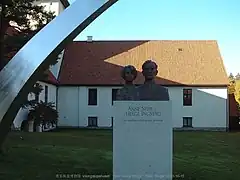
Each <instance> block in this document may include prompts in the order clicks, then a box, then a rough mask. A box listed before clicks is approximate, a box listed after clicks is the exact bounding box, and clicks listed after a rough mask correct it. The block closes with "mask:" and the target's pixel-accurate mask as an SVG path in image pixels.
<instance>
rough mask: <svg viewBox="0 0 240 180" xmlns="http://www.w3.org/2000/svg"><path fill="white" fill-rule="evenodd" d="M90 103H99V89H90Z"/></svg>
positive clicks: (94, 104) (93, 104)
mask: <svg viewBox="0 0 240 180" xmlns="http://www.w3.org/2000/svg"><path fill="white" fill-rule="evenodd" d="M88 105H92V106H96V105H97V89H88Z"/></svg>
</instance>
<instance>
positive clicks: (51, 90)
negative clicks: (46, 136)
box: [13, 82, 57, 128]
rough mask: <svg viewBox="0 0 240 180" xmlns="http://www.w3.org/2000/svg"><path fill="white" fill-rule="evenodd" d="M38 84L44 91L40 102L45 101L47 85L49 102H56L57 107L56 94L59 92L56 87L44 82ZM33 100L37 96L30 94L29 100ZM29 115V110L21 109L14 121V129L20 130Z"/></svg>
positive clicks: (40, 96)
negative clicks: (46, 87)
mask: <svg viewBox="0 0 240 180" xmlns="http://www.w3.org/2000/svg"><path fill="white" fill-rule="evenodd" d="M38 83H39V84H41V85H42V86H43V91H42V92H41V93H40V95H39V100H40V101H44V100H45V85H46V86H48V102H54V103H55V105H56V100H57V98H56V92H57V89H56V86H54V85H51V84H47V83H43V82H38ZM33 99H35V95H33V94H29V95H28V100H33ZM27 115H28V110H27V109H23V108H21V109H20V110H19V111H18V114H17V116H16V118H15V119H14V121H13V124H14V127H15V128H20V127H21V123H22V121H23V120H26V119H27Z"/></svg>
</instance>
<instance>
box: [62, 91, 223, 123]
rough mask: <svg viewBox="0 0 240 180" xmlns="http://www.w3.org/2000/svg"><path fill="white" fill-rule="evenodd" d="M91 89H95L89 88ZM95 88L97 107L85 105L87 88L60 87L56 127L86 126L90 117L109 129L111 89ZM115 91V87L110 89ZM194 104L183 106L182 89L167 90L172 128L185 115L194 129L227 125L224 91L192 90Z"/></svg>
mask: <svg viewBox="0 0 240 180" xmlns="http://www.w3.org/2000/svg"><path fill="white" fill-rule="evenodd" d="M91 88H94V87H91ZM97 88H98V105H97V106H88V88H87V87H59V88H58V95H59V96H58V107H59V108H58V111H59V115H60V121H59V126H75V127H82V126H87V123H88V117H89V116H97V117H98V125H99V126H102V127H109V126H111V117H112V115H111V108H112V88H111V87H97ZM113 88H116V87H113ZM192 89H193V102H192V103H193V105H192V106H183V94H182V93H183V92H182V90H183V88H182V87H170V88H169V94H170V98H171V99H172V101H173V121H174V127H182V125H183V120H182V118H183V117H184V116H192V118H193V127H196V128H211V127H212V128H216V127H217V128H226V126H227V113H226V108H227V104H226V103H227V89H226V88H207V89H206V88H192Z"/></svg>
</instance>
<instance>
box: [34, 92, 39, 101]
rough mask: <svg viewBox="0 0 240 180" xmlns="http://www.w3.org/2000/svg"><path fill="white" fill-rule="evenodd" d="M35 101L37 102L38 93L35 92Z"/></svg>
mask: <svg viewBox="0 0 240 180" xmlns="http://www.w3.org/2000/svg"><path fill="white" fill-rule="evenodd" d="M35 101H36V102H39V93H35Z"/></svg>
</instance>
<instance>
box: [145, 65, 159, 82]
mask: <svg viewBox="0 0 240 180" xmlns="http://www.w3.org/2000/svg"><path fill="white" fill-rule="evenodd" d="M157 69H158V65H157V64H156V63H155V62H154V61H152V60H147V61H145V62H144V63H143V65H142V74H143V76H144V77H145V82H146V81H152V80H154V79H155V77H156V76H157V73H158V70H157Z"/></svg>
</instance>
